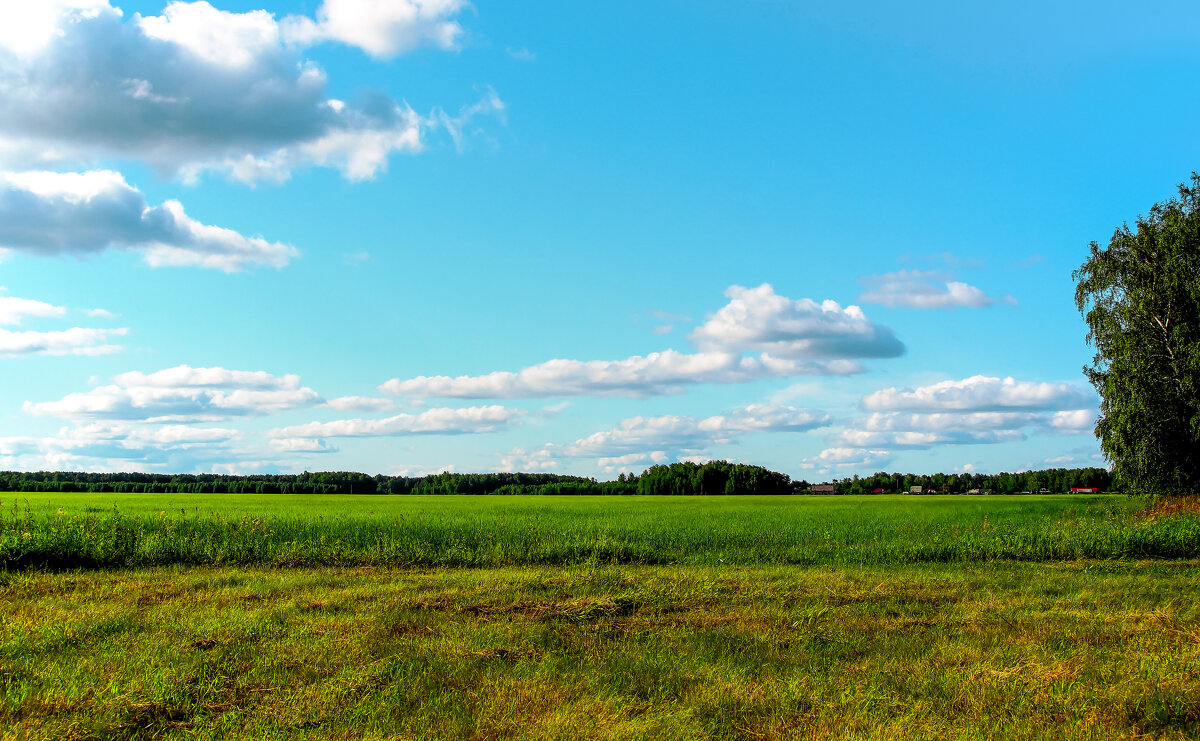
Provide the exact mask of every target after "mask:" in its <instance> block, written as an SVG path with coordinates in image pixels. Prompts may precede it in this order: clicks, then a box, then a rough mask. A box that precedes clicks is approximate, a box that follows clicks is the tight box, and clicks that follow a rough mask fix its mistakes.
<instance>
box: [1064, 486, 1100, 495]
mask: <svg viewBox="0 0 1200 741" xmlns="http://www.w3.org/2000/svg"><path fill="white" fill-rule="evenodd" d="M1071 493H1072V494H1099V493H1100V489H1098V488H1097V487H1095V486H1072V487H1071Z"/></svg>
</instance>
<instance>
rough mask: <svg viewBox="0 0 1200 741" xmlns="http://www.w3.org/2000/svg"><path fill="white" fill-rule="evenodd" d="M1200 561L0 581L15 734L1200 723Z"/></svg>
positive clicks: (1, 696)
mask: <svg viewBox="0 0 1200 741" xmlns="http://www.w3.org/2000/svg"><path fill="white" fill-rule="evenodd" d="M1198 577H1200V562H1197V561H1195V560H1189V561H1151V562H1138V561H1122V562H1096V561H1076V562H1070V563H1051V564H1031V563H978V564H965V565H964V564H953V565H951V564H925V565H916V566H911V565H909V566H874V567H816V568H803V567H794V566H763V567H749V568H741V567H710V566H569V567H532V568H492V569H432V570H391V569H372V568H355V569H338V568H330V569H283V570H279V569H267V568H262V567H254V568H208V567H204V568H178V567H169V568H155V569H145V570H118V571H112V572H101V571H90V572H82V573H45V572H25V573H16V574H13V573H10V574H8V575H6V576H0V585H2V586H0V729H6V730H2V731H0V737H3V738H6V739H18V738H20V739H25V738H29V739H89V738H94V739H99V738H185V737H186V738H201V739H205V738H208V739H217V738H255V739H259V738H345V739H351V738H354V739H357V738H382V737H387V738H411V739H423V738H481V739H487V738H527V739H566V738H596V739H628V738H654V739H692V738H728V739H733V738H741V739H777V738H839V739H840V738H889V739H928V738H945V739H973V738H995V739H1000V738H1003V739H1117V738H1134V737H1138V738H1161V739H1195V738H1196V737H1197V735H1198V734H1200V578H1198Z"/></svg>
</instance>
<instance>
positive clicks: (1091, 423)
mask: <svg viewBox="0 0 1200 741" xmlns="http://www.w3.org/2000/svg"><path fill="white" fill-rule="evenodd" d="M1096 416H1097V413H1096V410H1095V409H1071V410H1068V411H1063V412H1055V413H1054V414H1053V416H1051V417H1050V426H1051V427H1053V428H1054V429H1056V430H1058V431H1060V432H1065V433H1067V434H1071V435H1079V434H1082V433H1085V432H1092V431H1094V430H1095V429H1096Z"/></svg>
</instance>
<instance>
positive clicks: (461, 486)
mask: <svg viewBox="0 0 1200 741" xmlns="http://www.w3.org/2000/svg"><path fill="white" fill-rule="evenodd" d="M1112 485H1113V482H1112V476H1111V474H1109V472H1108V471H1106V470H1105V469H1103V468H1053V469H1048V470H1044V471H1024V472H1021V473H999V474H993V475H985V474H979V473H975V474H967V473H961V474H945V473H935V474H911V473H903V474H902V473H885V472H879V473H876V474H872V475H870V476H861V477H860V476H853V477H849V478H844V479H835V480H834V481H833V482H832V486H833V487H834V491H833V493H836V494H872V493H877V492H883V493H889V494H896V493H902V492H908V491H911V490H912V488H913V487H914V486H920V487H922V488H923V490H924V491H925V492H926V493H933V492H937V493H966V492H968V491H971V490H979V491H980V492H982V491H989V492H990V493H993V494H1014V493H1019V492H1023V491H1033V492H1036V491H1039V490H1042V489H1045V490H1048V491H1050V492H1053V493H1061V492H1065V491H1069V490H1070V489H1071V488H1074V487H1094V488H1097V489H1099V490H1101V491H1107V490H1109V489H1110V488H1111V487H1112ZM0 491H8V492H30V493H37V492H91V493H127V494H139V493H144V494H173V493H179V494H499V495H512V494H539V495H601V494H610V495H633V494H639V495H646V496H719V495H744V494H767V495H784V494H807V493H810V492H811V491H812V485H810V484H809V482H808V481H805V480H802V479H801V480H793V479H792V478H791V477H790V476H788V475H787V474H784V473H779V472H778V471H771V470H769V469H766V468H763V467H762V466H752V465H747V464H742V463H730V462H728V461H709V462H707V463H703V464H701V463H691V462H685V463H672V464H670V465H657V466H651V467H650V468H647V469H646V470H645V471H643V472H642V473H641V474H635V473H622V474H620V475H619V476H618V477H617V478H616V480H613V481H596V480H595V479H593V478H586V477H583V476H568V475H561V474H553V473H439V474H434V475H431V476H383V475H376V476H371V475H369V474H365V473H357V472H353V471H324V472H317V473H310V472H308V471H305V472H304V473H301V474H261V475H247V476H237V475H233V476H229V475H221V474H211V473H202V474H160V473H85V472H68V471H38V472H21V471H0Z"/></svg>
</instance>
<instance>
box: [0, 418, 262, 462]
mask: <svg viewBox="0 0 1200 741" xmlns="http://www.w3.org/2000/svg"><path fill="white" fill-rule="evenodd" d="M240 438H241V433H240V432H238V431H237V430H232V429H225V428H200V427H194V426H190V425H186V426H185V425H161V426H156V425H142V424H126V423H115V424H114V423H109V422H89V423H83V424H77V425H75V426H71V427H63V428H61V429H60V430H59V431H58V432H57V433H56V434H55V435H53V436H50V437H45V438H30V437H25V438H0V453H5V454H9V455H14V456H17V457H18V459H19V460H20V461H22V462H23V463H24V464H25V465H30V464H32V465H48V466H50V467H54V468H62V467H68V468H70V467H75V468H81V467H82V468H87V469H89V470H100V469H106V470H112V469H114V468H121V469H122V470H127V469H128V467H129V466H128V463H136V464H139V465H140V466H143V467H156V466H169V465H190V464H192V463H194V462H195V461H197V460H203V459H205V458H206V457H207V456H212V455H217V456H221V457H226V458H227V457H228V456H229V455H230V454H231V452H232V451H231V449H230V445H231V444H232V443H234V442H236V441H238V440H239V439H240Z"/></svg>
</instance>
